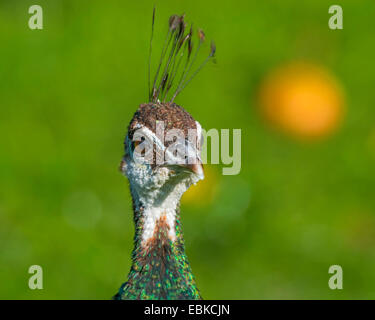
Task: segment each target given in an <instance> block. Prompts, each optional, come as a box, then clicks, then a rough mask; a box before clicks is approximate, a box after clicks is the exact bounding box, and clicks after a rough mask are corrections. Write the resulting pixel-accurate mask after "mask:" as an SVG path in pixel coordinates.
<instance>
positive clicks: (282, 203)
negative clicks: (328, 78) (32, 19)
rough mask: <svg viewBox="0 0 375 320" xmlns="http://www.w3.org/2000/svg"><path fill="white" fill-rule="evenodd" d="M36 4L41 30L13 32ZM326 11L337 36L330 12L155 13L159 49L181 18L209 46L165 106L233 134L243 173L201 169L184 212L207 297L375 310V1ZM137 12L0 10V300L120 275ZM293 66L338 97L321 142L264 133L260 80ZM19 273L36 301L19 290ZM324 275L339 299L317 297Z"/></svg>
mask: <svg viewBox="0 0 375 320" xmlns="http://www.w3.org/2000/svg"><path fill="white" fill-rule="evenodd" d="M36 3H37V4H40V5H41V6H42V7H43V10H44V29H43V30H41V31H38V30H35V31H32V30H30V29H29V28H28V26H27V22H28V18H29V16H30V15H29V14H28V8H29V6H30V5H32V4H36ZM334 3H335V4H341V5H342V6H343V9H344V30H341V31H333V30H330V29H329V28H328V26H327V22H328V18H329V15H328V7H329V6H330V5H331V4H333V3H331V2H330V1H322V0H320V1H310V3H309V4H307V3H306V2H301V1H296V0H294V1H292V0H284V1H282V2H281V1H276V0H272V1H249V0H242V1H217V0H216V1H213V0H210V1H204V2H202V1H197V0H190V1H184V2H182V1H172V0H168V1H160V2H159V3H156V4H157V16H156V39H158V36H159V34H160V37H161V36H164V31H165V22H166V21H167V19H168V16H169V15H170V14H173V13H182V12H185V13H186V16H187V20H188V21H189V22H190V21H194V24H195V26H199V27H202V28H203V29H204V30H205V32H206V35H207V38H209V39H215V42H216V45H217V64H216V65H213V64H210V65H209V66H208V67H206V68H205V70H204V71H203V72H202V73H201V74H200V75H199V77H198V78H197V79H195V80H194V81H193V82H192V83H191V85H189V87H188V88H187V89H186V90H185V91H184V92H183V93H182V94H181V95H180V96H179V97H178V99H177V101H176V102H177V103H179V104H181V105H183V106H184V107H185V108H186V109H187V110H189V111H190V112H191V114H192V115H193V116H194V117H195V118H196V119H198V120H199V121H200V123H201V124H202V126H203V127H205V128H206V129H210V128H241V129H242V171H241V174H240V175H238V176H222V175H221V171H220V167H217V166H213V167H212V168H211V169H210V172H211V173H210V179H209V180H208V182H207V183H206V185H205V189H204V192H208V193H210V192H211V196H212V197H206V196H204V197H203V196H201V197H200V196H199V195H198V196H197V197H196V198H195V199H196V201H187V202H185V203H184V204H183V206H182V215H183V217H182V218H183V224H184V233H185V240H186V247H187V253H188V256H189V259H190V263H191V265H192V268H193V271H194V273H195V276H196V278H197V282H198V285H199V288H200V290H201V292H202V295H203V297H204V298H206V299H251V298H255V299H263V298H267V299H288V298H295V299H306V298H311V299H317V298H324V299H343V298H355V299H357V298H364V299H369V298H375V273H374V270H375V250H374V247H375V165H374V164H375V121H374V119H375V108H374V105H375V97H374V89H373V85H374V75H375V63H374V49H375V45H374V41H373V40H374V36H375V33H374V31H373V30H374V29H373V18H374V17H375V16H374V14H375V3H374V2H373V1H370V0H368V1H349V0H347V1H336V2H334ZM152 6H153V2H148V1H142V0H139V1H122V0H121V1H120V0H112V1H73V0H64V1H62V0H55V1H46V0H38V1H20V0H18V1H11V0H8V1H4V0H1V1H0V43H1V45H0V136H1V144H0V298H3V299H5V298H15V299H108V298H110V297H111V296H112V295H113V294H114V293H115V292H116V291H117V289H118V287H119V286H120V285H121V283H122V282H124V280H125V279H126V275H127V273H128V270H129V267H130V253H131V250H132V239H133V222H132V211H131V205H130V196H129V192H128V186H127V182H126V180H125V178H124V177H122V176H121V175H120V173H119V172H118V170H117V167H118V164H119V162H120V160H121V157H122V154H123V148H122V143H123V138H124V136H125V133H126V126H127V124H128V122H129V120H130V118H131V116H132V114H133V112H134V111H135V109H136V107H137V106H138V105H139V104H140V103H143V102H146V95H147V94H146V92H147V82H146V76H147V52H148V41H149V36H150V19H151V13H152ZM159 43H160V41H159ZM155 50H156V49H155ZM298 59H303V60H306V61H312V62H315V63H318V64H320V65H323V66H325V67H326V68H327V69H328V70H330V71H331V72H332V73H333V74H335V75H336V77H337V78H338V79H339V80H340V82H341V84H342V86H343V88H344V89H345V94H346V105H347V112H346V116H345V119H344V122H343V124H342V126H341V128H340V130H338V131H337V132H336V133H335V134H333V135H332V136H330V137H328V138H327V139H325V140H322V141H320V142H318V143H312V144H311V143H301V142H298V141H296V140H294V139H291V138H289V137H287V136H284V135H281V134H278V133H277V132H275V131H274V130H270V128H269V127H268V126H267V125H265V123H264V122H263V121H262V119H261V118H260V116H259V113H258V112H257V109H256V95H257V90H258V87H259V83H260V81H261V79H262V78H263V77H264V75H265V74H267V72H269V71H270V70H272V69H273V68H275V67H276V66H278V65H280V64H283V63H286V62H288V61H291V60H298ZM208 178H209V177H208ZM212 190H215V191H214V192H213V191H212ZM207 199H208V200H207ZM33 264H38V265H41V266H42V267H43V270H44V290H35V291H32V290H30V289H29V288H28V285H27V282H28V278H29V276H30V275H29V274H28V272H27V270H28V268H29V266H30V265H33ZM333 264H340V265H341V266H342V267H343V269H344V290H341V291H340V290H335V291H332V290H330V289H329V288H328V285H327V282H328V278H329V275H328V268H329V266H330V265H333Z"/></svg>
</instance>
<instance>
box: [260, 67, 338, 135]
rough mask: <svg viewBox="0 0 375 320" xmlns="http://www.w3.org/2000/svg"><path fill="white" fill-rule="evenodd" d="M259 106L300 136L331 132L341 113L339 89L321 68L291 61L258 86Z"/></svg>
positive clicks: (290, 131) (270, 119)
mask: <svg viewBox="0 0 375 320" xmlns="http://www.w3.org/2000/svg"><path fill="white" fill-rule="evenodd" d="M260 106H261V109H262V112H263V114H264V115H265V116H266V118H267V119H268V120H269V121H270V122H271V123H272V124H274V125H275V126H277V127H279V128H281V129H283V130H284V131H286V132H289V133H291V134H293V135H294V136H296V137H299V138H306V139H311V138H319V137H324V136H327V135H329V134H330V133H332V132H333V131H334V130H335V129H336V128H337V126H338V125H339V123H340V120H341V118H342V114H343V97H342V91H341V89H340V87H339V85H338V84H337V82H336V80H335V79H334V78H333V77H332V76H331V75H330V74H329V73H328V72H327V71H326V70H324V69H322V68H319V67H317V66H314V65H310V64H305V63H293V64H290V65H287V66H284V67H281V68H279V69H276V70H275V71H273V72H271V74H270V75H269V76H268V77H267V78H266V79H265V81H264V82H263V84H262V86H261V89H260Z"/></svg>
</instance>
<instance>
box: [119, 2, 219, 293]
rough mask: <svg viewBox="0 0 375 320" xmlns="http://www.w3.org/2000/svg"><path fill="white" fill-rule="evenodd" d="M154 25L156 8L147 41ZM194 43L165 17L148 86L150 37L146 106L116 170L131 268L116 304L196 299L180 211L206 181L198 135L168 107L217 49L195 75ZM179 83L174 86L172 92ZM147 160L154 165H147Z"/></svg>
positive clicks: (180, 22)
mask: <svg viewBox="0 0 375 320" xmlns="http://www.w3.org/2000/svg"><path fill="white" fill-rule="evenodd" d="M154 19H155V9H154V11H153V18H152V34H153V30H154ZM185 31H186V32H185ZM192 37H193V30H192V27H190V29H189V30H186V23H185V21H184V15H182V16H177V15H173V16H171V17H170V19H169V24H168V34H167V37H166V40H165V44H164V46H163V48H162V53H161V58H160V63H159V65H158V67H157V70H156V74H155V78H154V80H153V83H152V85H151V82H150V61H151V48H152V47H151V45H152V35H151V42H150V59H149V101H150V102H149V103H146V104H141V105H140V106H139V108H138V110H137V111H136V112H135V114H134V116H133V118H132V120H131V121H130V124H129V126H128V132H127V135H126V138H125V156H124V157H123V160H122V162H121V165H120V170H121V171H122V173H123V174H124V175H125V176H127V178H128V180H129V184H130V191H131V196H132V200H133V211H134V223H135V237H134V250H133V253H132V266H131V269H130V272H129V275H128V280H127V281H126V282H125V283H124V284H123V285H122V286H121V288H120V289H119V291H118V293H117V294H116V295H115V296H114V299H118V300H124V299H201V295H200V292H199V290H198V288H197V285H196V283H195V279H194V276H193V273H192V270H191V267H190V264H189V262H188V259H187V256H186V253H185V247H184V238H183V234H182V230H181V220H180V212H179V205H180V198H181V196H182V195H183V194H184V192H185V191H186V190H187V189H188V188H189V187H190V186H191V185H192V184H195V183H197V182H198V181H199V180H201V179H203V178H204V173H203V165H202V163H201V160H200V151H201V143H202V128H201V125H200V124H199V122H197V121H195V120H194V119H193V117H192V116H191V115H190V114H189V113H188V112H187V111H185V110H184V109H183V108H182V107H181V106H178V105H177V104H175V103H174V102H173V100H174V99H175V98H176V96H177V95H178V94H179V93H180V92H181V90H182V89H183V88H184V87H185V86H186V85H187V84H188V83H189V82H190V80H191V79H192V78H193V77H194V76H195V75H196V73H197V72H198V71H199V70H200V69H201V68H202V67H203V66H204V65H205V64H206V63H207V61H208V60H209V59H211V58H212V57H213V56H214V54H215V45H214V44H213V43H212V44H211V49H210V52H209V54H208V57H207V58H206V59H205V60H204V61H203V62H202V63H201V64H200V65H199V66H198V67H197V68H196V69H195V70H193V71H192V69H191V68H192V66H193V65H194V62H195V60H196V57H197V54H198V51H199V50H200V48H201V46H202V44H203V43H204V40H205V35H204V33H203V31H201V30H199V31H198V41H199V43H198V45H197V47H196V49H195V51H193V44H192ZM176 77H177V78H178V79H179V81H178V82H177V83H176V85H174V84H175V82H174V79H175V78H176ZM171 88H173V94H172V91H171V95H170V96H171V98H170V99H169V100H167V97H168V96H169V95H168V94H169V92H170V89H171ZM160 126H161V127H162V129H163V130H162V131H161V132H159V131H160V130H159V128H160ZM170 132H172V133H174V132H177V133H182V134H183V139H182V140H181V139H180V138H173V139H167V138H168V137H167V135H168V134H169V133H170ZM175 136H176V135H175ZM177 136H178V135H177ZM139 137H141V138H139ZM191 137H193V139H191ZM147 143H148V144H147ZM142 145H143V146H142ZM148 147H152V148H151V152H150V151H147V148H148ZM148 150H150V148H149V149H148ZM171 150H172V151H171ZM146 155H148V160H151V161H145V159H146ZM142 157H143V158H142ZM139 159H143V160H142V161H140V160H139ZM160 160H161V161H160Z"/></svg>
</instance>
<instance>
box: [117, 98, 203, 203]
mask: <svg viewBox="0 0 375 320" xmlns="http://www.w3.org/2000/svg"><path fill="white" fill-rule="evenodd" d="M202 141H203V137H202V128H201V125H200V124H199V122H197V121H195V120H194V119H193V117H192V116H191V115H190V114H189V113H188V112H187V111H185V110H184V109H183V108H182V107H180V106H178V105H176V104H175V103H148V104H142V105H140V107H139V109H138V110H137V111H136V112H135V114H134V116H133V118H132V120H131V121H130V124H129V127H128V133H127V135H126V138H125V156H124V158H123V160H122V162H121V165H120V170H121V171H122V173H123V174H124V175H126V176H127V177H128V179H129V182H130V186H131V188H132V191H133V193H136V194H137V196H138V197H139V198H142V199H143V202H147V203H149V202H150V201H152V202H153V203H154V205H157V203H158V202H159V203H160V202H162V200H163V197H166V196H167V195H168V193H172V192H174V194H175V196H176V198H177V197H178V196H181V195H182V194H183V193H184V192H185V191H186V190H187V189H188V188H189V187H190V186H191V185H192V184H194V183H197V182H198V181H199V180H201V179H203V178H204V173H203V165H202V162H201V158H200V153H201V144H202Z"/></svg>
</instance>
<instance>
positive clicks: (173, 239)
mask: <svg viewBox="0 0 375 320" xmlns="http://www.w3.org/2000/svg"><path fill="white" fill-rule="evenodd" d="M131 191H132V198H133V209H134V222H135V237H134V249H133V253H132V266H131V270H130V273H129V279H128V282H126V283H125V284H124V287H123V289H122V290H123V292H124V293H123V297H125V298H127V299H133V298H134V299H199V298H200V294H199V291H198V289H197V287H196V284H195V280H194V276H193V274H192V271H191V268H190V265H189V262H188V259H187V256H186V253H185V245H184V239H183V235H182V230H181V221H180V214H179V202H180V198H181V195H182V193H181V194H180V193H179V192H177V193H176V190H174V191H175V192H172V193H169V194H164V196H163V199H160V198H159V199H156V198H155V197H152V196H149V197H148V198H145V197H142V196H141V195H139V194H138V193H137V192H136V191H135V190H131ZM151 199H152V200H153V201H151ZM155 200H157V201H155ZM161 200H162V201H161Z"/></svg>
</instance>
